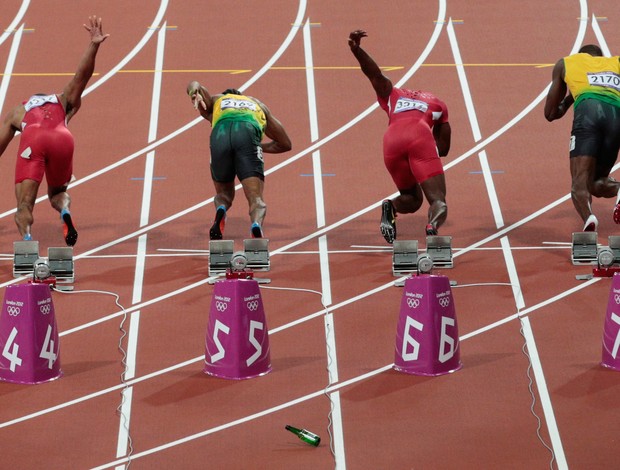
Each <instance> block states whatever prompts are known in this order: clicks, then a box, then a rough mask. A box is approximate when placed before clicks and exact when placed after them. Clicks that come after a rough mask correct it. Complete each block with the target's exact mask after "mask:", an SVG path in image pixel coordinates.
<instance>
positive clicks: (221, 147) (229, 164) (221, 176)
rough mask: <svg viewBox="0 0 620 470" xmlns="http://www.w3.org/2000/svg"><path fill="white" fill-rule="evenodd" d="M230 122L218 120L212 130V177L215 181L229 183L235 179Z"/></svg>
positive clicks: (210, 142)
mask: <svg viewBox="0 0 620 470" xmlns="http://www.w3.org/2000/svg"><path fill="white" fill-rule="evenodd" d="M230 124H231V123H230V122H227V121H221V122H218V123H217V125H216V126H215V128H214V129H213V130H212V131H211V137H210V138H209V146H210V150H211V161H210V166H211V177H212V178H213V180H214V181H219V182H222V183H229V182H232V181H234V180H235V163H234V153H233V149H232V147H231V145H230Z"/></svg>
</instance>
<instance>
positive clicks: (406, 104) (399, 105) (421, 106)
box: [394, 96, 428, 114]
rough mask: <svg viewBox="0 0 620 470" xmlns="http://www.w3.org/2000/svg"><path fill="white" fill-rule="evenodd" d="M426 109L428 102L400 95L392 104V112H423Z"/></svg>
mask: <svg viewBox="0 0 620 470" xmlns="http://www.w3.org/2000/svg"><path fill="white" fill-rule="evenodd" d="M427 110H428V103H426V102H424V101H420V100H412V99H411V98H405V97H403V96H401V97H400V98H398V101H396V106H394V114H396V113H404V112H405V111H420V112H422V113H425V112H426V111H427Z"/></svg>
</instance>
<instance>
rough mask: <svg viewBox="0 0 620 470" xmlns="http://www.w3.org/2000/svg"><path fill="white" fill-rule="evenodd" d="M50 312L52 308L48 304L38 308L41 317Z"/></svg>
mask: <svg viewBox="0 0 620 470" xmlns="http://www.w3.org/2000/svg"><path fill="white" fill-rule="evenodd" d="M51 310H52V307H51V306H50V304H44V305H41V306H40V307H39V311H40V312H41V313H42V314H43V315H47V314H48V313H50V311H51Z"/></svg>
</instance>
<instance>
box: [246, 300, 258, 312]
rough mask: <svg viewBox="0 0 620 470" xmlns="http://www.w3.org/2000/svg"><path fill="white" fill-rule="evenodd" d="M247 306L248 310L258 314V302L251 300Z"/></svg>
mask: <svg viewBox="0 0 620 470" xmlns="http://www.w3.org/2000/svg"><path fill="white" fill-rule="evenodd" d="M246 305H247V306H248V310H250V312H256V310H258V300H251V301H249V302H248V303H247V304H246Z"/></svg>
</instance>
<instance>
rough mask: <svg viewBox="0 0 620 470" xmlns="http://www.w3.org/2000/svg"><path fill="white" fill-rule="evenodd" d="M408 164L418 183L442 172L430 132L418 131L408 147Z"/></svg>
mask: <svg viewBox="0 0 620 470" xmlns="http://www.w3.org/2000/svg"><path fill="white" fill-rule="evenodd" d="M409 166H410V167H411V172H412V173H413V174H414V176H415V178H416V180H418V181H419V182H420V183H422V182H424V181H426V180H427V179H429V178H432V177H433V176H437V175H442V174H443V165H442V163H441V160H440V159H439V154H438V153H437V146H436V144H435V139H433V136H432V134H431V133H430V132H428V133H425V132H423V133H420V134H418V135H417V138H416V139H414V140H413V141H412V143H411V145H410V147H409Z"/></svg>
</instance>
